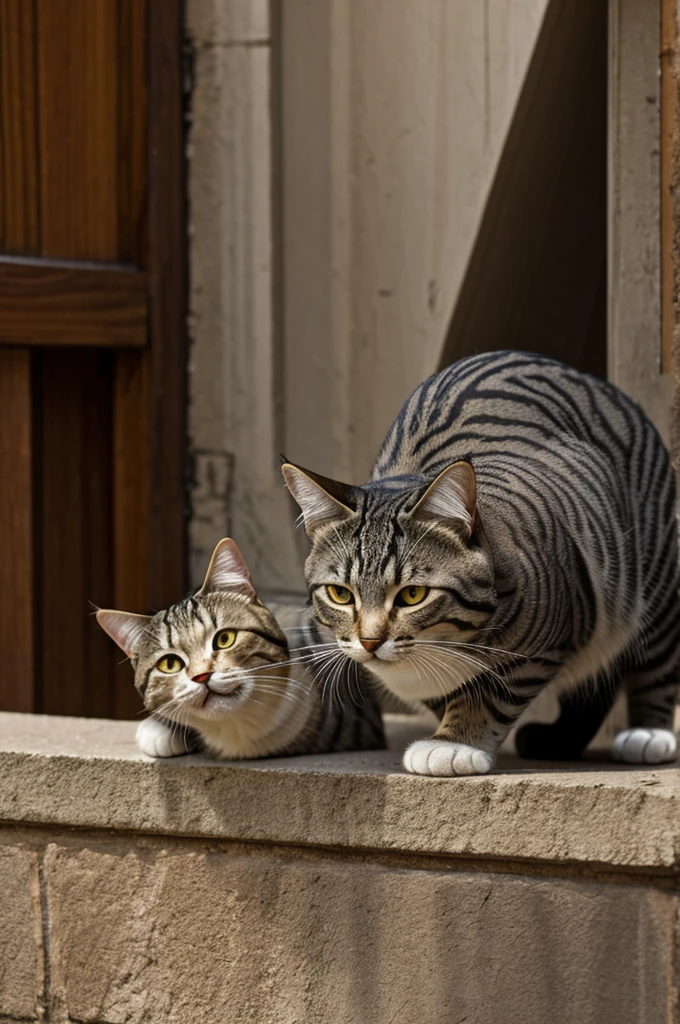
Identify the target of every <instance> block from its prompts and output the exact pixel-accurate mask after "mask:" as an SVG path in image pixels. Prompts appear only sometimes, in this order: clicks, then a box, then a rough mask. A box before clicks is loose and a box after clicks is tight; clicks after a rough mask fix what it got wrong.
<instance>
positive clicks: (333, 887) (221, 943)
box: [0, 714, 680, 1024]
mask: <svg viewBox="0 0 680 1024" xmlns="http://www.w3.org/2000/svg"><path fill="white" fill-rule="evenodd" d="M422 728H423V723H417V722H416V723H413V722H410V723H408V724H406V723H405V721H404V720H403V719H399V718H397V717H393V718H392V719H391V720H390V725H389V729H390V735H391V737H392V741H393V749H392V750H390V751H387V752H366V753H361V754H351V755H332V756H330V757H310V758H291V759H279V760H270V761H260V762H252V763H249V764H239V765H235V764H217V763H214V762H209V761H204V760H202V759H200V758H181V759H176V760H173V761H169V762H152V761H150V760H149V759H146V758H143V757H142V756H141V755H139V754H138V753H137V752H136V750H135V747H134V742H133V724H132V723H124V722H97V721H94V720H75V719H64V718H61V719H57V718H53V719H51V718H47V717H45V718H42V717H39V716H36V717H34V716H20V715H7V714H5V715H0V820H2V822H3V823H4V824H3V825H2V826H0V891H1V892H2V898H1V899H0V1021H1V1022H2V1024H11V1022H12V1024H13V1022H19V1021H22V1022H24V1021H35V1020H43V1021H48V1022H53V1024H56V1022H62V1024H65V1022H73V1024H80V1022H88V1024H231V1022H234V1024H241V1022H247V1024H251V1022H252V1024H329V1022H332V1024H364V1022H366V1024H412V1022H413V1021H414V1020H422V1021H432V1020H435V1021H446V1022H447V1024H448V1022H452V1024H464V1022H467V1024H548V1022H550V1024H553V1022H554V1024H608V1022H610V1021H611V1022H612V1024H613V1022H616V1024H633V1022H635V1024H641V1022H644V1024H657V1022H658V1024H662V1022H663V1024H670V1022H675V1024H677V1020H678V1016H677V999H676V983H675V979H676V975H677V968H678V957H677V934H676V933H677V921H678V910H679V902H678V886H677V878H678V853H677V851H678V849H680V843H679V840H680V819H678V815H677V804H678V799H679V798H680V771H678V770H677V769H675V768H667V769H660V770H655V771H648V772H640V771H635V770H627V769H625V768H615V767H613V766H611V765H609V764H607V763H606V762H601V761H600V762H597V761H594V762H592V763H589V764H586V765H580V766H568V765H567V766H560V767H559V768H558V767H557V766H547V765H543V766H541V769H542V770H541V771H537V770H536V768H537V766H535V765H527V764H526V763H520V762H517V761H514V760H513V759H511V758H506V759H505V760H503V761H502V762H501V766H500V771H499V773H497V774H495V775H493V776H489V777H487V778H477V779H457V780H447V779H422V778H415V777H413V776H407V775H405V774H404V773H403V772H401V771H400V770H399V753H400V750H401V748H402V747H403V745H404V743H405V742H406V741H407V739H408V738H411V737H412V736H413V735H414V734H415V732H417V731H418V730H419V729H422Z"/></svg>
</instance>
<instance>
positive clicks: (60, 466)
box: [34, 349, 114, 715]
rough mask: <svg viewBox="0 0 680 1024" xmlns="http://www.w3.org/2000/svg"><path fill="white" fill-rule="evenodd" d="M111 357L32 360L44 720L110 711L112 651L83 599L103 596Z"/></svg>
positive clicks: (103, 599)
mask: <svg viewBox="0 0 680 1024" xmlns="http://www.w3.org/2000/svg"><path fill="white" fill-rule="evenodd" d="M113 359H114V355H113V353H112V352H107V351H105V350H104V351H98V350H96V349H91V350H89V351H88V350H82V351H78V350H73V349H71V350H64V351H60V350H44V351H42V352H39V353H36V361H37V366H36V370H35V374H36V379H35V383H34V387H35V391H34V395H35V399H36V406H35V407H36V416H35V424H36V431H35V432H36V435H37V436H36V453H37V454H38V455H39V458H38V459H37V463H36V465H37V479H36V481H35V492H34V493H35V500H36V503H37V505H38V507H39V510H40V512H39V529H40V537H39V544H38V546H39V551H40V552H41V558H40V562H39V578H38V580H37V581H36V582H37V588H36V603H37V608H36V611H37V622H36V662H37V677H36V683H37V691H38V693H37V698H36V703H37V706H38V707H39V708H40V710H41V711H45V712H48V713H52V712H60V713H62V714H75V715H78V714H92V713H93V711H94V710H95V708H96V709H97V710H98V711H99V712H100V713H104V714H108V713H110V711H111V710H112V707H111V684H110V674H111V670H112V662H111V655H112V651H111V650H110V648H109V647H108V645H106V644H104V643H102V642H101V641H100V638H99V637H98V635H97V632H98V628H97V626H96V623H95V622H94V621H93V619H92V604H91V602H93V601H97V602H99V603H101V604H102V605H108V604H110V603H111V598H112V583H111V576H112V573H111V552H112V543H111V533H112V531H111V508H112V499H111V485H112V481H111V460H110V457H109V453H110V445H111V376H112V374H111V370H112V366H113ZM94 652H96V654H97V657H95V656H93V653H94Z"/></svg>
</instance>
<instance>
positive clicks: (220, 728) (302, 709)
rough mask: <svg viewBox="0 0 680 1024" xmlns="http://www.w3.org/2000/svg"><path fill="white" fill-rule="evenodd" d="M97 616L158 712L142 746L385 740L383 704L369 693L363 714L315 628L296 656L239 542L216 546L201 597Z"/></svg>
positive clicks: (222, 750)
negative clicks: (157, 608) (260, 594)
mask: <svg viewBox="0 0 680 1024" xmlns="http://www.w3.org/2000/svg"><path fill="white" fill-rule="evenodd" d="M97 621H98V622H99V624H100V626H101V627H102V628H103V629H104V630H105V631H106V632H107V633H108V634H109V636H110V637H111V638H112V639H113V640H115V642H116V643H117V644H118V646H119V647H120V648H122V650H123V651H125V653H126V654H127V655H128V657H130V658H131V659H132V663H133V666H134V670H135V685H136V687H137V689H138V690H139V693H140V694H141V697H142V700H143V701H144V706H145V707H146V709H147V710H148V711H150V712H151V717H150V718H147V719H145V720H144V721H143V722H141V723H140V725H139V727H138V729H137V743H138V744H139V747H140V749H141V750H142V752H143V753H145V754H148V755H149V756H150V757H172V756H174V755H176V754H186V753H190V752H194V751H199V750H204V751H205V752H206V753H208V754H211V755H212V756H214V757H221V758H251V757H267V756H271V755H273V754H277V755H280V754H309V753H321V752H323V751H331V750H357V749H371V748H375V747H382V746H384V738H383V731H382V721H381V717H380V710H379V708H378V705H377V703H376V702H375V700H373V699H369V701H368V704H365V703H364V705H363V707H362V709H361V712H360V711H359V705H358V703H356V702H355V699H354V697H353V694H352V682H353V681H352V680H351V679H350V678H349V677H348V675H347V673H346V672H345V673H342V672H341V671H339V666H337V665H336V663H335V660H333V659H332V658H329V657H326V656H325V649H324V647H323V646H322V647H317V646H316V643H315V641H317V640H318V636H317V635H316V634H315V632H314V630H313V626H311V625H309V626H308V625H305V624H304V623H303V625H302V626H301V628H300V630H299V632H300V633H301V634H302V636H303V638H304V640H305V643H306V644H307V649H308V651H310V652H311V653H310V654H308V656H307V657H302V658H293V659H291V658H290V654H289V650H288V642H287V640H286V637H285V635H284V633H283V632H282V631H281V629H280V627H279V625H278V623H277V621H276V619H275V618H274V616H273V615H272V613H271V612H270V611H269V609H268V608H265V606H264V605H263V604H261V603H260V601H259V600H258V598H257V595H256V593H255V589H254V587H253V585H252V583H251V581H250V576H249V574H248V569H247V567H246V564H245V562H244V561H243V557H242V555H241V552H240V551H239V549H238V547H237V546H236V544H235V543H234V541H232V540H229V539H227V540H222V541H220V543H219V544H218V545H217V547H216V548H215V552H214V554H213V557H212V560H211V562H210V567H209V569H208V573H207V575H206V578H205V582H204V583H203V586H202V587H201V589H200V590H199V592H198V593H197V594H195V595H193V596H192V597H188V598H186V599H185V600H184V601H180V602H179V603H178V604H175V605H173V606H172V607H171V608H168V610H167V611H163V612H158V614H156V615H153V616H150V615H133V614H131V613H129V612H116V611H106V610H104V609H101V610H100V611H98V612H97ZM327 668H330V669H331V670H332V678H331V679H327V678H326V677H325V670H326V669H327Z"/></svg>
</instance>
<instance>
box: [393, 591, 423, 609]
mask: <svg viewBox="0 0 680 1024" xmlns="http://www.w3.org/2000/svg"><path fill="white" fill-rule="evenodd" d="M429 593H430V588H429V587H402V589H401V590H400V591H399V593H398V594H397V597H396V600H395V602H394V603H395V604H401V605H408V607H409V608H412V607H413V605H415V604H422V602H423V601H424V600H425V598H426V597H427V595H428V594H429Z"/></svg>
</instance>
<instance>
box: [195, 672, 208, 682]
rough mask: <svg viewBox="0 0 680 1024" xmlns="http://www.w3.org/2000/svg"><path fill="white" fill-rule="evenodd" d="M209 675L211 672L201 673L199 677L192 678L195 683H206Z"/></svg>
mask: <svg viewBox="0 0 680 1024" xmlns="http://www.w3.org/2000/svg"><path fill="white" fill-rule="evenodd" d="M211 675H212V672H201V674H200V675H198V676H194V677H193V679H194V682H195V683H207V682H208V680H209V679H210V677H211Z"/></svg>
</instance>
